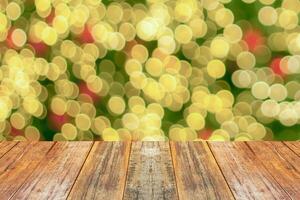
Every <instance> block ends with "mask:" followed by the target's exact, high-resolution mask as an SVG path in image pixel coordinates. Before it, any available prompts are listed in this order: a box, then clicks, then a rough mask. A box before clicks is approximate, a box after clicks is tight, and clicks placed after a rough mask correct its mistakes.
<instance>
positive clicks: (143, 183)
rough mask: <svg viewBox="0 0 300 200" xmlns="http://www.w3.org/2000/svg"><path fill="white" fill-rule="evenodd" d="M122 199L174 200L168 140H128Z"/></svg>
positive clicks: (175, 197)
mask: <svg viewBox="0 0 300 200" xmlns="http://www.w3.org/2000/svg"><path fill="white" fill-rule="evenodd" d="M124 199H144V200H147V199H149V200H150V199H151V200H155V199H172V200H174V199H178V196H177V190H176V183H175V177H174V170H173V165H172V160H171V155H170V147H169V143H166V142H134V143H132V147H131V154H130V161H129V167H128V175H127V182H126V186H125V193H124Z"/></svg>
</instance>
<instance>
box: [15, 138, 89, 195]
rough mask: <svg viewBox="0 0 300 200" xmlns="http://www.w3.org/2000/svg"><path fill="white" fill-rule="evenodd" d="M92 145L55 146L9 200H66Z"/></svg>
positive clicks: (63, 143) (59, 144) (87, 143)
mask: <svg viewBox="0 0 300 200" xmlns="http://www.w3.org/2000/svg"><path fill="white" fill-rule="evenodd" d="M91 146H92V142H57V143H55V145H54V146H53V147H52V149H51V150H50V151H49V152H48V154H47V155H46V156H45V157H44V159H43V160H42V161H41V162H40V164H39V166H37V168H36V169H35V171H34V172H33V173H32V174H31V176H30V177H28V178H27V180H26V182H25V183H24V184H23V185H22V186H21V187H20V189H19V190H18V191H17V192H16V194H15V195H14V196H13V198H12V199H34V200H35V199H66V198H67V195H68V193H69V191H70V189H71V187H72V185H73V183H74V181H75V179H76V177H77V175H78V174H79V171H80V169H81V167H82V165H83V163H84V161H85V159H86V157H87V154H88V152H89V151H90V149H91Z"/></svg>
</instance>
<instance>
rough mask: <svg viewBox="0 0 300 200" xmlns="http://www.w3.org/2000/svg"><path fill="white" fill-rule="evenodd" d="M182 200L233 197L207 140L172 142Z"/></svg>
mask: <svg viewBox="0 0 300 200" xmlns="http://www.w3.org/2000/svg"><path fill="white" fill-rule="evenodd" d="M171 150H172V158H173V163H174V169H175V176H176V182H177V188H178V194H179V198H180V199H190V200H192V199H195V200H196V199H197V200H198V199H233V196H232V194H231V191H230V189H229V187H228V185H227V183H226V181H225V179H224V177H223V175H222V173H221V171H220V170H219V168H218V165H217V163H216V162H215V159H214V157H213V155H212V153H211V151H210V149H209V148H208V146H207V144H206V143H205V142H185V143H181V142H171Z"/></svg>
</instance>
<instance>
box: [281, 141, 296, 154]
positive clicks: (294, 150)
mask: <svg viewBox="0 0 300 200" xmlns="http://www.w3.org/2000/svg"><path fill="white" fill-rule="evenodd" d="M283 143H284V144H285V145H286V146H287V147H288V148H290V149H291V150H292V151H293V152H295V153H296V154H297V155H298V156H300V142H283Z"/></svg>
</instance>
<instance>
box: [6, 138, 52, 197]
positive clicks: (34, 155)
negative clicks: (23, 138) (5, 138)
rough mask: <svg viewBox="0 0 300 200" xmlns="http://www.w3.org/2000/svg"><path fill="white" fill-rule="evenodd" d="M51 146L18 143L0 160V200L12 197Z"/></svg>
mask: <svg viewBox="0 0 300 200" xmlns="http://www.w3.org/2000/svg"><path fill="white" fill-rule="evenodd" d="M12 144H13V143H12ZM53 144H54V143H53V142H38V143H37V142H33V143H27V142H20V143H18V144H17V145H16V146H14V148H13V149H11V150H10V151H9V152H8V153H6V154H5V155H4V156H3V157H2V158H1V159H0V199H9V198H10V197H12V195H13V194H14V193H15V192H16V191H17V190H18V189H19V187H20V186H21V185H22V184H23V183H24V182H25V180H26V179H27V178H28V177H29V176H30V174H31V173H32V172H33V171H34V170H35V168H36V167H37V165H38V164H39V163H40V161H41V160H42V159H43V158H44V156H45V155H46V154H47V152H48V151H49V149H50V148H51V147H52V145H53ZM7 146H9V145H7ZM0 148H1V147H0Z"/></svg>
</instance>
